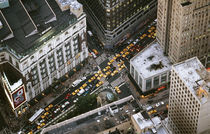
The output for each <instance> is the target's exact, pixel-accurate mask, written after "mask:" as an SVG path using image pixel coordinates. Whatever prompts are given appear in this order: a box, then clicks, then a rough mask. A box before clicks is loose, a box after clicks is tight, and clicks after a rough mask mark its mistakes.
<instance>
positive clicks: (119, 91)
mask: <svg viewBox="0 0 210 134" xmlns="http://www.w3.org/2000/svg"><path fill="white" fill-rule="evenodd" d="M115 91H116V92H117V93H118V94H120V93H121V90H120V88H119V87H118V86H116V87H115Z"/></svg>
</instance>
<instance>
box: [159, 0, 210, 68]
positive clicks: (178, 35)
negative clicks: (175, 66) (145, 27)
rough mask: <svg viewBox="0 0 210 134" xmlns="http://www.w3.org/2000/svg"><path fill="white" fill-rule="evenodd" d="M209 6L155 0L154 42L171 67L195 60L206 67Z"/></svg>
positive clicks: (208, 60) (209, 50)
mask: <svg viewBox="0 0 210 134" xmlns="http://www.w3.org/2000/svg"><path fill="white" fill-rule="evenodd" d="M209 19H210V14H209V2H208V1H205V0H204V1H200V0H188V1H183V0H158V11H157V40H158V42H159V44H160V45H161V46H162V47H163V48H164V51H165V54H167V55H168V56H169V57H170V59H171V60H172V62H173V63H177V62H181V61H184V60H186V59H189V58H192V57H194V56H197V57H198V58H199V59H200V60H201V62H202V63H203V64H204V66H206V65H207V64H210V58H208V57H210V55H209V53H210V45H209V42H210V38H209V31H208V25H209Z"/></svg>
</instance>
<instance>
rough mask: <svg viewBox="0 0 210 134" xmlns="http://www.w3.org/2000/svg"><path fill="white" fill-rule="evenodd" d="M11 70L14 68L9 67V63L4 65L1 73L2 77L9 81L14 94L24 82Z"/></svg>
mask: <svg viewBox="0 0 210 134" xmlns="http://www.w3.org/2000/svg"><path fill="white" fill-rule="evenodd" d="M11 68H12V67H11V66H10V65H8V63H6V64H4V65H3V68H1V70H0V72H1V74H2V77H3V78H4V79H5V80H6V81H7V83H8V86H9V88H10V89H9V90H10V92H13V91H15V90H16V89H17V88H18V87H20V86H21V85H22V84H23V82H22V78H21V75H20V74H19V73H18V72H16V71H14V70H13V69H11Z"/></svg>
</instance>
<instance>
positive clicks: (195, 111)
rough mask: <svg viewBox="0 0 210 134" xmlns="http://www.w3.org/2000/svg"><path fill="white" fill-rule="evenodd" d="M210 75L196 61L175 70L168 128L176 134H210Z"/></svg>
mask: <svg viewBox="0 0 210 134" xmlns="http://www.w3.org/2000/svg"><path fill="white" fill-rule="evenodd" d="M209 85H210V74H209V72H207V71H206V69H205V68H204V67H203V65H202V64H201V63H200V61H199V60H198V59H197V58H196V57H194V58H191V59H189V60H186V61H183V62H181V63H177V64H175V65H173V66H172V71H171V85H170V86H171V87H170V96H169V110H168V111H169V112H168V118H169V120H168V125H169V127H170V129H171V131H172V132H173V134H201V133H202V132H205V131H207V132H208V133H209V132H210V131H209V130H208V129H209V125H210V122H209V120H210V115H209V111H210V107H209V106H210V98H209V93H210V90H209V89H210V86H209Z"/></svg>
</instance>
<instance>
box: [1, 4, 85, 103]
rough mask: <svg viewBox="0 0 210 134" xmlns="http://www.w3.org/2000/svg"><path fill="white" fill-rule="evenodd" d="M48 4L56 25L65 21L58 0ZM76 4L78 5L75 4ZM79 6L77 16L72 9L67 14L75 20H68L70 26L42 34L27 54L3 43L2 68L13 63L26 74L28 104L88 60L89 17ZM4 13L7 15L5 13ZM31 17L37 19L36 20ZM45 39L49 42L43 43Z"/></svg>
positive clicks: (16, 68) (17, 69)
mask: <svg viewBox="0 0 210 134" xmlns="http://www.w3.org/2000/svg"><path fill="white" fill-rule="evenodd" d="M45 2H49V3H47V4H48V6H49V10H51V12H52V13H53V14H54V15H55V17H57V18H56V19H57V20H56V19H55V20H53V21H54V22H55V21H58V19H63V18H59V17H58V15H57V14H56V10H58V9H59V8H58V5H55V3H53V2H54V1H53V2H52V1H45ZM58 2H59V1H58ZM23 4H24V3H23ZM73 4H74V5H73V6H75V1H74V3H73ZM78 4H80V3H78V2H77V3H76V6H77V7H76V8H77V9H74V10H78V11H75V12H76V14H74V12H70V11H69V10H68V11H66V12H65V14H66V15H67V16H70V17H72V20H67V22H68V21H69V23H66V24H67V25H65V26H63V28H62V27H61V28H60V31H53V30H54V29H53V28H51V27H50V28H49V29H46V30H45V31H43V32H41V33H40V34H39V35H41V36H40V37H39V38H38V39H37V40H36V42H34V46H35V47H34V48H33V47H31V48H29V49H27V51H26V52H25V54H22V53H18V52H17V51H16V50H14V49H12V48H10V46H9V45H7V41H3V42H1V43H2V44H1V43H0V66H3V65H4V64H5V63H9V64H10V65H11V66H13V68H14V70H16V71H17V72H19V73H20V74H22V79H23V83H24V85H25V91H26V93H25V95H26V99H27V102H28V101H30V100H31V99H33V98H34V97H35V96H37V95H38V94H40V93H41V92H42V91H43V90H45V89H46V88H47V87H49V85H51V84H52V82H53V80H54V79H55V78H56V79H58V78H60V77H61V76H63V75H65V74H66V73H67V72H69V71H70V70H72V69H73V68H74V67H75V66H76V65H78V64H80V63H81V62H83V61H84V60H85V59H86V58H87V57H88V48H87V42H86V15H85V14H84V12H83V10H82V6H81V4H80V5H78ZM52 5H53V6H57V7H56V10H54V9H52V8H51V6H52ZM59 10H61V9H59ZM71 10H72V9H71ZM67 12H68V13H67ZM2 14H3V15H4V12H2ZM60 14H64V12H62V11H59V15H60ZM68 14H69V15H68ZM3 15H2V16H3ZM5 16H6V15H5ZM62 17H63V16H62ZM31 18H32V19H33V17H31ZM5 21H6V19H5ZM61 25H62V23H61ZM8 26H9V22H8ZM5 27H6V26H5ZM55 27H57V26H55ZM3 28H4V27H3ZM11 29H12V28H11ZM51 32H57V34H55V35H53V36H49V35H50V34H51ZM45 33H46V34H45ZM37 34H38V33H37ZM33 36H34V35H33ZM35 36H36V35H35ZM28 38H30V37H28ZM46 38H47V39H46ZM1 40H2V39H1ZM8 40H11V39H8ZM25 40H27V38H25ZM43 40H45V41H44V42H43ZM37 42H38V43H40V44H38V43H37Z"/></svg>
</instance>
